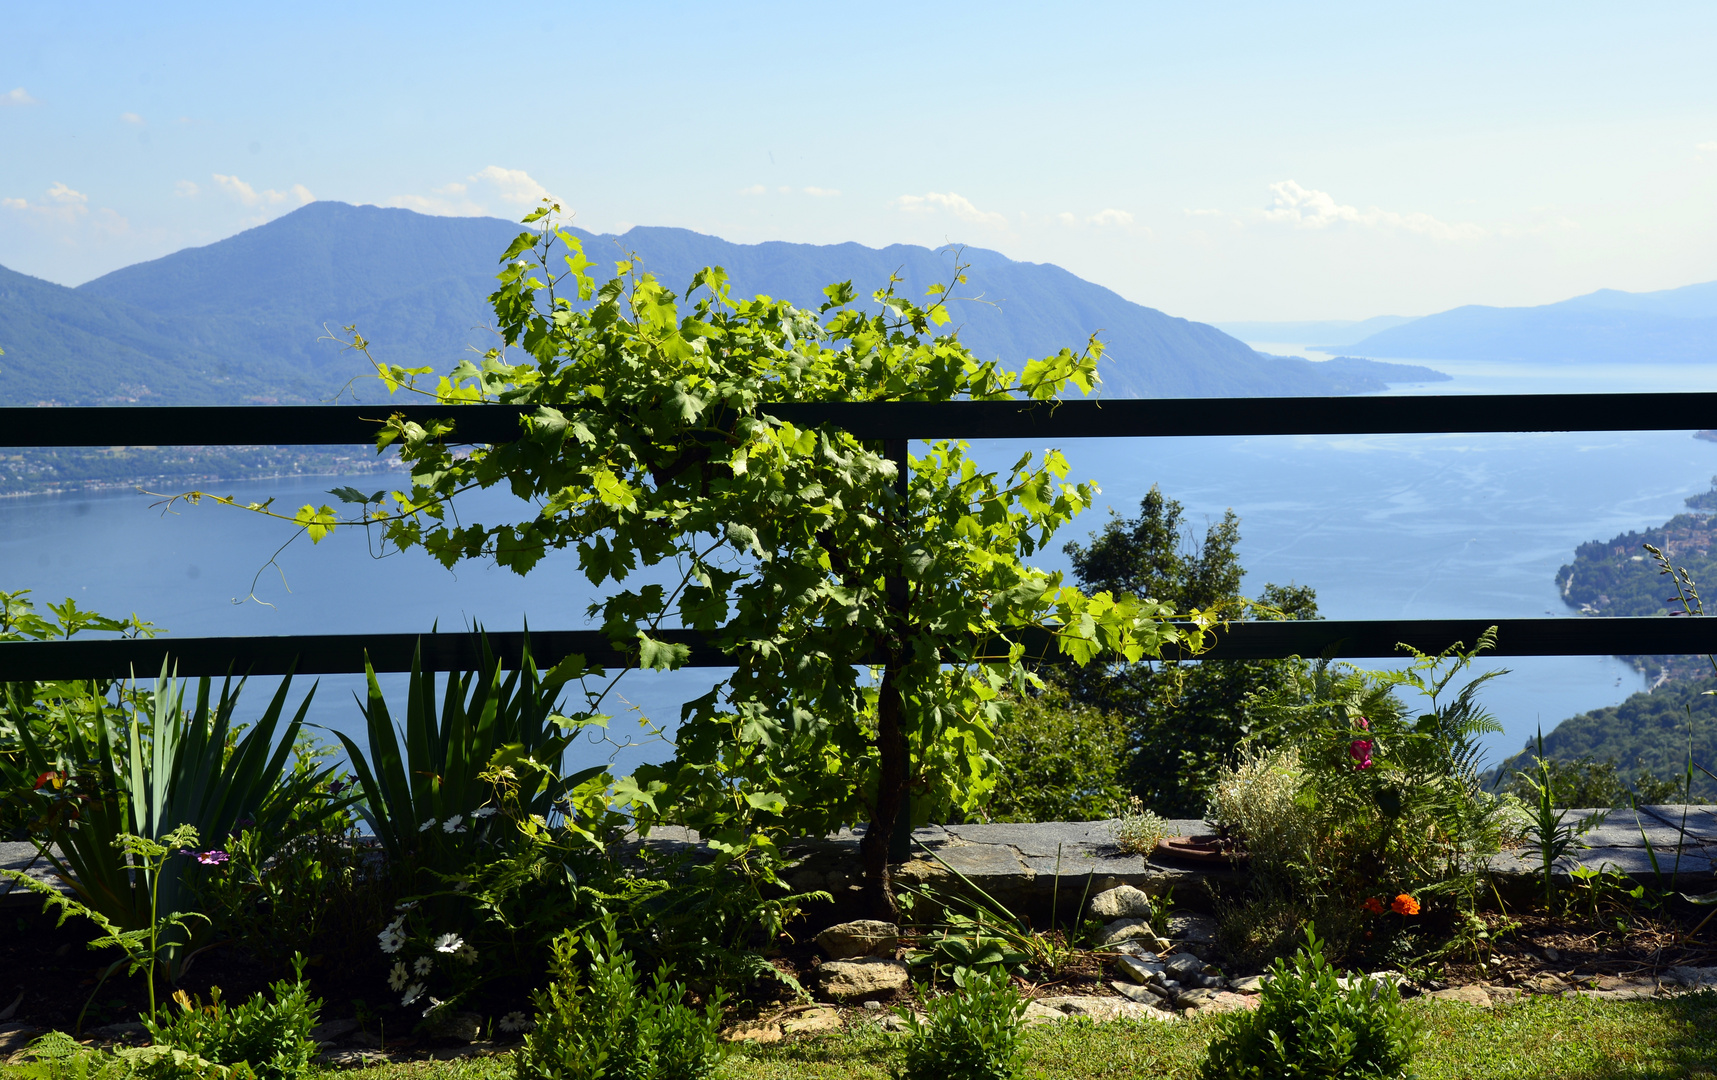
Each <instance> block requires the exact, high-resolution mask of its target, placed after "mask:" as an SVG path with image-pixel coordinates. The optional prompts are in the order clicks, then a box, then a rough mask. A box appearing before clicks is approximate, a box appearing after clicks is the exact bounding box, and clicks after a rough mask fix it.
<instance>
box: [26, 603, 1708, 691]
mask: <svg viewBox="0 0 1717 1080" xmlns="http://www.w3.org/2000/svg"><path fill="white" fill-rule="evenodd" d="M1490 626H1495V627H1496V628H1497V648H1496V649H1495V650H1493V651H1492V652H1490V653H1487V654H1486V655H1487V656H1609V655H1617V654H1620V655H1673V654H1686V653H1717V619H1665V618H1650V617H1647V618H1618V619H1578V618H1569V619H1554V618H1552V619H1396V620H1364V619H1328V620H1315V621H1298V622H1294V621H1281V622H1248V623H1233V624H1230V625H1229V626H1228V627H1227V628H1226V629H1222V628H1219V629H1217V630H1215V631H1214V632H1213V636H1214V645H1213V646H1212V647H1211V648H1210V649H1209V650H1208V651H1206V652H1204V653H1202V654H1201V655H1200V659H1204V660H1270V659H1278V658H1282V657H1287V656H1305V657H1317V656H1332V657H1341V658H1345V659H1358V658H1384V657H1396V658H1400V657H1402V656H1404V655H1405V653H1404V652H1403V651H1402V649H1401V648H1400V646H1401V645H1403V644H1405V645H1411V646H1412V647H1414V648H1416V649H1419V650H1420V651H1422V652H1427V653H1437V652H1441V651H1442V650H1444V649H1446V648H1448V647H1449V646H1451V645H1454V644H1455V643H1457V642H1459V643H1462V644H1465V645H1467V646H1469V647H1470V646H1471V645H1473V643H1474V642H1476V641H1477V640H1478V637H1479V635H1480V634H1481V633H1483V632H1484V630H1485V629H1486V628H1487V627H1490ZM655 636H656V637H657V638H658V639H660V640H662V641H666V642H669V643H672V644H677V645H685V646H687V647H689V648H690V650H691V655H690V658H689V660H688V663H687V665H686V666H688V667H697V668H730V667H733V666H735V661H734V659H733V657H731V656H729V655H728V654H726V653H724V652H722V650H720V649H719V648H716V647H715V646H714V645H713V644H711V643H710V641H709V640H708V639H707V638H706V637H705V636H704V635H702V634H700V633H697V632H695V631H690V630H664V631H661V632H660V633H658V634H657V635H655ZM482 637H486V638H487V640H488V643H489V647H490V649H491V650H493V652H494V653H495V655H496V656H498V657H500V658H502V659H503V660H505V661H507V662H508V663H509V664H516V663H517V662H518V659H519V657H520V655H521V650H522V646H523V644H524V639H525V634H524V633H522V632H520V631H517V630H514V631H501V632H496V631H486V632H484V634H483V635H482ZM1017 640H1019V641H1020V642H1021V643H1022V644H1024V645H1025V647H1026V652H1027V654H1028V655H1029V656H1033V657H1037V658H1040V659H1042V660H1043V661H1045V662H1049V663H1058V662H1061V661H1062V660H1063V659H1064V658H1063V657H1062V656H1061V655H1060V653H1059V651H1058V650H1057V649H1056V647H1055V645H1054V642H1053V641H1052V640H1051V636H1050V634H1049V633H1048V632H1047V631H1043V630H1036V629H1029V630H1025V631H1022V632H1021V633H1020V635H1019V636H1018V638H1017ZM530 643H531V655H532V656H533V657H534V658H535V660H536V662H537V664H538V666H540V667H545V668H546V667H548V666H550V665H552V664H554V663H557V662H559V661H560V660H561V659H562V658H564V657H566V656H569V655H572V654H575V653H576V654H578V655H581V656H583V657H584V659H585V662H586V663H588V664H591V665H593V666H599V667H603V668H608V669H619V668H623V667H625V666H627V665H628V664H630V663H632V662H634V661H633V659H632V658H631V657H629V656H628V655H627V654H626V652H625V651H623V650H621V649H618V648H616V647H615V645H614V643H613V642H612V641H610V640H609V638H608V637H607V635H605V634H603V633H602V632H601V631H597V630H547V631H539V630H533V631H531V632H530ZM420 648H421V650H422V664H423V667H424V669H425V670H428V671H462V670H471V669H474V668H476V667H477V666H478V660H479V658H480V657H481V655H482V646H481V644H480V638H479V635H478V634H475V633H471V632H459V633H431V634H402V633H378V634H304V635H295V636H277V637H276V636H269V637H184V638H174V637H170V636H169V637H158V638H147V639H145V638H109V639H95V638H91V639H82V640H80V639H73V640H70V641H26V642H0V682H4V681H16V680H23V679H38V680H39V679H91V678H100V679H123V678H127V677H129V676H131V675H133V674H135V675H136V676H137V677H139V678H148V677H153V676H154V675H156V674H157V673H159V672H160V670H161V665H162V662H163V660H167V661H169V662H170V663H172V664H173V665H174V666H175V668H176V670H177V671H178V672H179V674H181V675H224V674H226V673H228V672H232V673H234V674H239V675H244V674H252V675H284V674H286V673H287V672H288V671H293V672H297V673H299V674H304V675H328V674H349V673H357V672H361V671H363V670H364V661H365V658H366V657H367V658H368V659H369V662H370V664H371V666H372V667H373V668H374V669H375V670H376V671H409V670H410V669H411V663H412V657H413V655H414V654H415V653H416V652H417V650H419V649H420ZM1168 655H1169V657H1170V658H1174V657H1176V656H1178V655H1179V654H1178V653H1177V652H1176V651H1175V650H1170V651H1169V654H1168ZM857 659H858V660H860V661H862V660H863V659H864V658H862V657H861V658H857Z"/></svg>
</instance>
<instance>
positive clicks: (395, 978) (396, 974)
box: [388, 960, 411, 994]
mask: <svg viewBox="0 0 1717 1080" xmlns="http://www.w3.org/2000/svg"><path fill="white" fill-rule="evenodd" d="M410 978H411V976H410V975H407V974H406V971H405V961H403V960H401V961H399V962H398V963H396V964H394V966H393V970H392V971H390V972H388V989H389V990H392V991H393V992H394V993H396V994H397V993H399V992H400V991H401V990H404V989H405V984H406V980H408V979H410Z"/></svg>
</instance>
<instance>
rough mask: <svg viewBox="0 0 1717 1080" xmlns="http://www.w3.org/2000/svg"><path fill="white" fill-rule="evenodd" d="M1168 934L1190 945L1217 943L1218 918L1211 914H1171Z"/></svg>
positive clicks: (1174, 939)
mask: <svg viewBox="0 0 1717 1080" xmlns="http://www.w3.org/2000/svg"><path fill="white" fill-rule="evenodd" d="M1166 936H1167V937H1168V938H1169V940H1171V941H1178V942H1180V943H1182V944H1189V945H1214V944H1216V920H1215V919H1213V918H1211V917H1210V916H1209V915H1171V916H1170V917H1169V922H1168V933H1167V934H1166Z"/></svg>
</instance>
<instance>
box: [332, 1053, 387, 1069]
mask: <svg viewBox="0 0 1717 1080" xmlns="http://www.w3.org/2000/svg"><path fill="white" fill-rule="evenodd" d="M387 1062H388V1056H387V1055H386V1054H384V1053H382V1052H381V1051H380V1050H329V1051H328V1052H327V1053H323V1054H317V1055H316V1064H318V1065H327V1066H330V1067H332V1068H336V1069H361V1068H365V1067H368V1066H370V1065H386V1064H387Z"/></svg>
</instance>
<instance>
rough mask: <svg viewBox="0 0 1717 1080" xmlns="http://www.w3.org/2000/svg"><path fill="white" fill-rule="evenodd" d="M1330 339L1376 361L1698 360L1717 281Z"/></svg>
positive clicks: (1715, 336) (1460, 312) (1432, 318)
mask: <svg viewBox="0 0 1717 1080" xmlns="http://www.w3.org/2000/svg"><path fill="white" fill-rule="evenodd" d="M1253 340H1257V339H1255V338H1254V339H1253ZM1280 340H1288V341H1294V340H1301V339H1296V338H1285V339H1280ZM1304 340H1311V339H1309V338H1308V339H1304ZM1329 340H1330V342H1331V348H1332V349H1334V348H1339V349H1341V350H1343V351H1345V352H1351V353H1356V354H1358V355H1361V356H1372V357H1412V358H1418V359H1437V360H1513V361H1525V362H1528V363H1547V362H1555V363H1589V364H1614V363H1630V362H1650V363H1697V362H1702V361H1708V360H1710V359H1711V358H1712V357H1714V356H1717V281H1708V282H1705V283H1703V284H1699V285H1686V286H1683V287H1681V288H1679V289H1664V290H1662V291H1660V292H1644V293H1630V292H1622V291H1620V290H1618V289H1600V290H1598V291H1597V292H1593V293H1587V294H1586V295H1584V296H1576V297H1574V298H1573V299H1571V300H1563V301H1560V302H1558V303H1554V304H1543V305H1540V306H1538V307H1485V306H1481V305H1477V304H1469V305H1467V306H1465V307H1458V308H1453V309H1451V310H1449V311H1443V312H1439V313H1437V314H1435V315H1427V316H1425V317H1424V318H1422V319H1414V320H1412V321H1410V322H1405V323H1402V324H1401V325H1398V326H1393V327H1389V328H1387V329H1382V330H1380V331H1378V332H1377V333H1374V334H1371V335H1370V336H1368V337H1365V338H1362V339H1360V340H1358V341H1353V340H1351V339H1350V338H1345V337H1337V338H1330V339H1329ZM1310 347H1311V348H1316V347H1317V346H1310Z"/></svg>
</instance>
